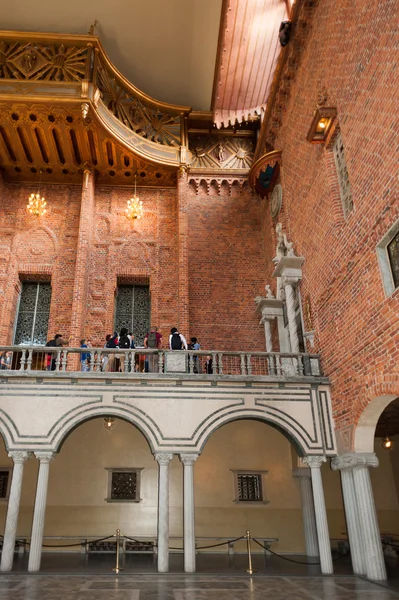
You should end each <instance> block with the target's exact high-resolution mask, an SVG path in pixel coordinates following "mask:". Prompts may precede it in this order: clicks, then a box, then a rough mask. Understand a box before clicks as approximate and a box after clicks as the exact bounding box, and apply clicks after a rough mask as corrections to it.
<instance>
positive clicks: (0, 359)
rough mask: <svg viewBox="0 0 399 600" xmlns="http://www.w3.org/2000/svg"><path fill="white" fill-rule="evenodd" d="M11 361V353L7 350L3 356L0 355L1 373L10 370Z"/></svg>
mask: <svg viewBox="0 0 399 600" xmlns="http://www.w3.org/2000/svg"><path fill="white" fill-rule="evenodd" d="M11 359H12V352H10V351H9V350H7V352H3V354H1V355H0V369H1V370H2V371H6V370H7V369H11Z"/></svg>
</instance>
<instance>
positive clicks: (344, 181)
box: [333, 132, 353, 218]
mask: <svg viewBox="0 0 399 600" xmlns="http://www.w3.org/2000/svg"><path fill="white" fill-rule="evenodd" d="M333 154H334V160H335V168H336V170H337V177H338V183H339V191H340V195H341V201H342V207H343V210H344V216H345V218H346V217H347V216H348V214H349V213H350V212H351V211H352V210H353V200H352V194H351V188H350V183H349V174H348V169H347V166H346V160H345V150H344V143H343V141H342V136H341V132H339V133H338V135H337V137H336V139H335V142H334V146H333Z"/></svg>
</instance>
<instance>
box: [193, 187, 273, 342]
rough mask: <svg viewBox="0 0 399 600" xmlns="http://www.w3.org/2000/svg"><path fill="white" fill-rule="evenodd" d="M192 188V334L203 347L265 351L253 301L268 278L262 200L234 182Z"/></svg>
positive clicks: (263, 339) (262, 292)
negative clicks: (217, 185) (262, 224)
mask: <svg viewBox="0 0 399 600" xmlns="http://www.w3.org/2000/svg"><path fill="white" fill-rule="evenodd" d="M189 190H190V192H189V203H188V210H189V219H188V222H189V237H190V240H189V290H190V322H191V328H190V336H193V335H194V336H196V337H198V339H199V341H200V343H201V345H202V348H203V349H205V348H217V349H222V350H259V351H265V337H264V333H263V327H262V326H260V325H259V318H260V317H259V315H257V314H256V313H255V306H256V305H255V302H254V298H255V296H259V295H262V294H264V285H265V283H266V279H265V271H266V265H267V263H266V260H265V256H264V245H263V234H262V228H261V210H260V201H259V199H258V198H257V197H256V196H255V195H254V194H252V192H251V191H250V190H249V189H248V188H247V187H244V188H243V189H242V190H241V189H240V188H239V187H238V186H235V185H232V186H231V187H230V186H228V185H222V186H221V187H220V193H219V194H218V190H217V188H216V187H215V186H214V185H211V186H210V187H209V193H207V190H206V187H205V185H200V187H199V190H198V194H197V193H196V191H195V188H194V187H193V186H190V188H189Z"/></svg>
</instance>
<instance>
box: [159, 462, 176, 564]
mask: <svg viewBox="0 0 399 600" xmlns="http://www.w3.org/2000/svg"><path fill="white" fill-rule="evenodd" d="M172 458H173V454H155V460H156V461H157V463H158V465H159V466H158V571H159V572H160V573H167V572H168V571H169V463H170V461H171V460H172Z"/></svg>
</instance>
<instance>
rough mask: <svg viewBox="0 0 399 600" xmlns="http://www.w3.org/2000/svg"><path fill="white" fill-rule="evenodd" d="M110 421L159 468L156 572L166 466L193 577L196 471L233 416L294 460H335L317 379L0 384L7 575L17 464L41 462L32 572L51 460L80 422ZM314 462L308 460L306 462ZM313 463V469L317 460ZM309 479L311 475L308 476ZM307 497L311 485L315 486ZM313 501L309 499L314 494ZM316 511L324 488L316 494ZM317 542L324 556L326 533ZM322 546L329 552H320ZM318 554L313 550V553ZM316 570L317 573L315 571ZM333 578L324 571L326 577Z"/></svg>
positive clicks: (164, 519) (163, 532)
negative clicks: (273, 438)
mask: <svg viewBox="0 0 399 600" xmlns="http://www.w3.org/2000/svg"><path fill="white" fill-rule="evenodd" d="M106 415H111V416H114V417H118V418H121V419H124V420H126V421H128V422H130V423H132V424H133V425H135V426H136V427H137V428H138V429H140V431H141V432H142V433H143V434H144V436H145V438H146V439H147V441H148V443H149V445H150V448H151V451H152V453H153V454H154V458H155V460H156V461H157V462H158V465H159V478H158V487H159V494H158V569H159V571H161V572H166V571H168V568H169V464H170V461H171V459H172V457H173V455H178V456H179V457H180V460H181V462H182V464H183V472H184V519H183V521H184V566H185V571H187V572H193V571H195V522H194V509H195V506H194V471H195V461H196V459H197V458H198V455H199V454H200V453H201V451H202V449H203V447H204V445H205V443H206V441H207V439H208V438H209V436H211V435H212V433H213V432H214V431H216V430H217V429H218V428H219V427H221V426H222V425H224V424H225V423H228V422H230V421H234V420H237V419H256V420H261V421H264V422H266V423H268V424H270V425H272V426H274V427H275V428H277V429H278V430H279V431H281V432H282V433H283V434H285V436H286V437H287V438H288V439H289V440H290V441H291V442H292V443H293V444H294V446H295V448H296V449H297V451H298V453H299V455H300V456H303V457H305V456H306V457H308V458H309V461H310V460H311V458H313V459H314V461H317V464H319V465H321V461H322V460H325V459H326V458H325V457H332V456H334V455H335V454H336V449H335V438H334V433H333V422H332V416H331V401H330V392H329V386H328V384H327V383H325V382H324V381H323V379H322V378H319V379H316V378H309V379H308V380H306V378H302V379H301V380H300V381H298V380H297V381H292V382H290V381H288V380H286V381H282V380H281V379H280V380H276V381H264V380H263V381H262V380H259V381H257V380H256V378H252V379H251V380H250V381H248V380H245V379H243V380H237V379H235V380H231V381H229V380H227V379H218V380H212V381H204V380H202V379H200V378H199V379H198V381H195V380H193V379H184V377H183V378H182V377H181V376H180V377H179V378H176V379H171V378H168V379H162V378H160V377H159V375H158V376H157V378H151V375H150V374H149V375H148V378H147V379H145V380H143V379H141V380H134V381H132V380H126V381H123V380H118V381H115V380H113V381H112V383H111V382H110V380H107V379H102V378H101V376H99V374H96V375H95V376H93V379H92V380H91V379H87V378H85V379H84V380H79V378H78V377H76V376H75V375H74V376H73V377H71V376H67V375H66V377H65V379H54V378H52V376H51V373H50V374H48V375H46V374H45V373H43V374H42V376H41V377H40V378H36V377H35V376H34V375H33V374H32V376H31V377H23V378H22V377H18V374H17V373H16V374H15V377H10V376H9V377H8V379H7V381H5V382H4V384H3V385H2V386H1V387H0V430H1V433H2V435H3V437H4V440H5V444H6V448H7V450H8V452H9V455H10V457H12V458H13V460H14V464H15V467H14V476H13V480H12V486H11V500H12V502H11V501H10V504H9V509H8V514H7V520H6V529H5V540H4V548H3V554H2V562H1V569H2V570H3V571H9V570H10V569H11V568H12V563H13V551H14V543H15V536H16V527H17V520H18V511H19V503H20V494H21V482H22V474H23V466H24V462H25V460H26V458H27V457H28V456H31V455H34V456H36V458H37V459H38V460H39V462H40V466H39V474H38V483H37V491H36V499H35V506H34V517H33V528H32V537H31V550H30V556H29V567H28V568H29V571H32V572H34V571H38V570H39V569H40V560H41V548H42V538H43V528H44V520H45V509H46V497H47V485H48V474H49V469H50V468H51V467H50V463H51V461H52V460H53V459H55V460H56V456H57V452H59V450H60V448H61V445H62V442H63V440H64V439H65V437H66V436H67V435H68V433H69V432H70V431H71V430H73V429H74V428H75V427H77V426H78V425H79V424H80V423H82V422H84V421H86V420H88V419H90V418H93V417H99V416H106ZM312 464H313V462H312ZM315 464H316V463H315ZM312 479H313V477H312ZM313 494H314V495H315V483H314V481H313ZM315 497H316V496H315ZM317 499H318V504H317V505H316V506H317V510H316V515H317V514H318V511H319V512H320V511H322V509H323V508H322V507H323V502H324V497H323V489H322V487H321V488H320V486H319V488H317ZM323 535H324V537H322V538H321V537H320V535H319V536H318V539H319V545H321V539H322V540H323V543H324V545H323V546H322V548H323V549H324V550H325V553H328V551H329V552H330V553H331V550H329V539H328V532H327V535H325V534H323ZM327 546H328V548H327ZM320 551H321V550H320ZM323 569H324V566H323ZM324 572H326V573H329V572H331V571H330V570H329V569H328V568H326V570H325V571H324Z"/></svg>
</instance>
